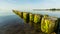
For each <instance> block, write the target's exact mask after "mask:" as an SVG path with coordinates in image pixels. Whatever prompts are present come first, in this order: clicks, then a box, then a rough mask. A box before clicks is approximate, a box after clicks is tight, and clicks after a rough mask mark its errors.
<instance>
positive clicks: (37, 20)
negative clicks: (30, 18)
mask: <svg viewBox="0 0 60 34" xmlns="http://www.w3.org/2000/svg"><path fill="white" fill-rule="evenodd" d="M41 19H42V16H41V15H40V14H35V15H34V23H41Z"/></svg>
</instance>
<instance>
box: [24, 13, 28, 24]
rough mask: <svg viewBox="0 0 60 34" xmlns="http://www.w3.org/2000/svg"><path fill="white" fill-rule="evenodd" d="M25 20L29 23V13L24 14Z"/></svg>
mask: <svg viewBox="0 0 60 34" xmlns="http://www.w3.org/2000/svg"><path fill="white" fill-rule="evenodd" d="M23 19H24V21H25V22H27V23H28V22H29V13H27V12H23Z"/></svg>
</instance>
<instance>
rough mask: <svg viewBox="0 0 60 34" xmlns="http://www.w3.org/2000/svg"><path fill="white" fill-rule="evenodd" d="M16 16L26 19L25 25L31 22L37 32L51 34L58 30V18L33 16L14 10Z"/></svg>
mask: <svg viewBox="0 0 60 34" xmlns="http://www.w3.org/2000/svg"><path fill="white" fill-rule="evenodd" d="M13 12H14V13H15V14H17V15H18V16H20V17H21V18H23V19H24V21H25V23H29V22H31V23H32V24H33V25H34V26H35V27H34V28H35V29H36V30H39V31H42V32H44V33H46V34H50V33H52V32H54V31H56V29H57V28H58V22H59V21H58V18H57V17H52V16H48V15H41V14H33V13H28V12H20V11H16V10H13Z"/></svg>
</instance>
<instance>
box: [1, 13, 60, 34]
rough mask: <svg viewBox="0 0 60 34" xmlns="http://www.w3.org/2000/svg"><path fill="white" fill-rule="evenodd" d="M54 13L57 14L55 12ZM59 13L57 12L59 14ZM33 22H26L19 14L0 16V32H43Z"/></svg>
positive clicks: (23, 33)
mask: <svg viewBox="0 0 60 34" xmlns="http://www.w3.org/2000/svg"><path fill="white" fill-rule="evenodd" d="M52 14H53V15H55V13H52ZM59 14H60V13H57V16H58V15H59ZM55 16H56V15H55ZM31 23H32V22H31ZM31 23H25V22H24V20H23V19H21V18H20V17H18V16H17V15H8V16H0V34H43V33H42V32H37V31H36V29H37V27H38V25H37V26H36V24H35V26H36V27H34V26H33V25H32V24H31ZM31 26H32V27H31ZM34 28H35V29H34ZM59 28H60V27H59ZM58 33H59V31H58ZM59 34H60V33H59Z"/></svg>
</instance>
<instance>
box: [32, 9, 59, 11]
mask: <svg viewBox="0 0 60 34" xmlns="http://www.w3.org/2000/svg"><path fill="white" fill-rule="evenodd" d="M33 10H34V11H60V9H56V8H52V9H33Z"/></svg>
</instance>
